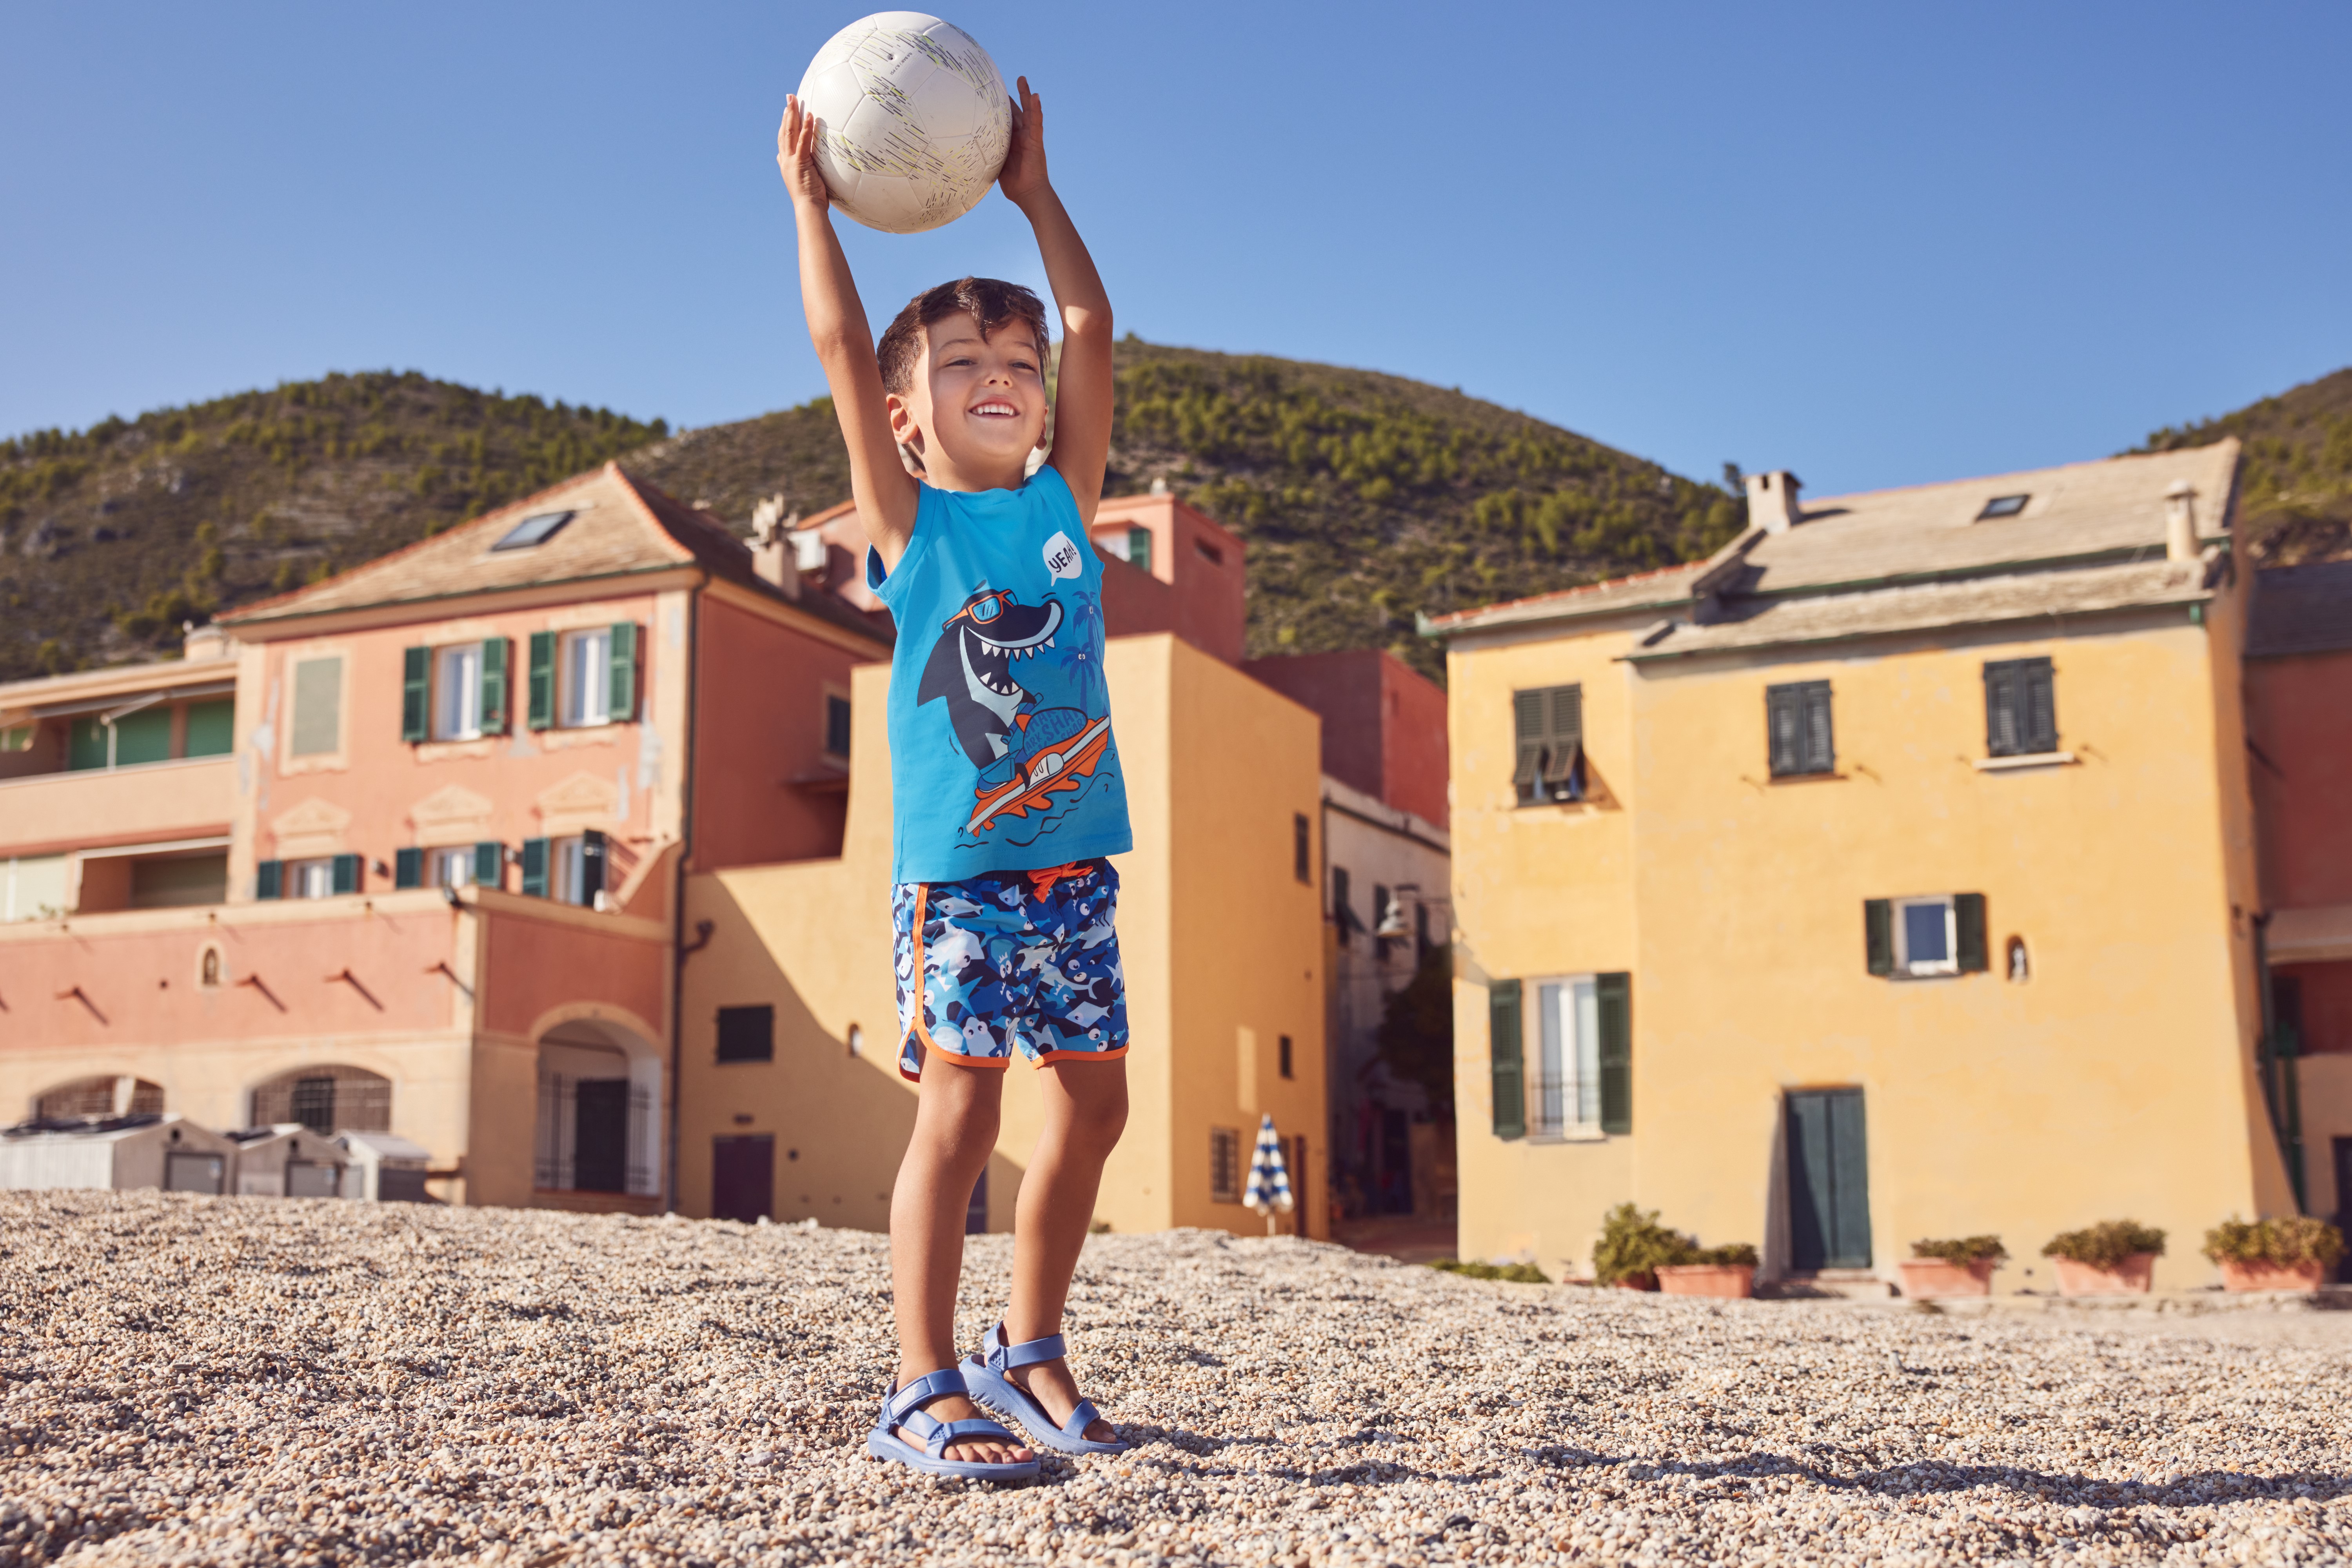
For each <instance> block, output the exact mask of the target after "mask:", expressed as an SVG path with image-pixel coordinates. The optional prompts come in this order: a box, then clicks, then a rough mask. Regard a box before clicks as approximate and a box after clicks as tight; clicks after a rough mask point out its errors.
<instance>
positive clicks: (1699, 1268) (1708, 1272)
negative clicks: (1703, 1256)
mask: <svg viewBox="0 0 2352 1568" xmlns="http://www.w3.org/2000/svg"><path fill="white" fill-rule="evenodd" d="M1658 1289H1660V1290H1662V1291H1664V1292H1665V1293H1666V1294H1667V1295H1669V1296H1717V1297H1722V1298H1725V1299H1727V1300H1733V1301H1744V1300H1745V1299H1747V1298H1748V1297H1749V1296H1752V1295H1754V1294H1755V1293H1756V1265H1755V1264H1753V1263H1664V1264H1661V1265H1659V1267H1658Z"/></svg>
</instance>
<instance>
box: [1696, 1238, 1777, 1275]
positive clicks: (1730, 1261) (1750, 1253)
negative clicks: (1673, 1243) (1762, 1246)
mask: <svg viewBox="0 0 2352 1568" xmlns="http://www.w3.org/2000/svg"><path fill="white" fill-rule="evenodd" d="M1691 1261H1692V1262H1694V1263H1713V1264H1716V1265H1717V1266H1718V1267H1722V1266H1738V1265H1739V1264H1743V1263H1744V1264H1746V1265H1747V1266H1748V1268H1750V1269H1753V1268H1755V1267H1756V1266H1757V1265H1758V1264H1759V1263H1760V1262H1762V1261H1763V1259H1762V1257H1761V1256H1760V1255H1759V1254H1758V1252H1757V1250H1756V1247H1755V1244H1754V1243H1753V1242H1748V1241H1734V1242H1731V1243H1729V1244H1727V1245H1726V1246H1722V1247H1702V1248H1700V1249H1698V1252H1697V1255H1696V1256H1695V1257H1694V1258H1692V1259H1691Z"/></svg>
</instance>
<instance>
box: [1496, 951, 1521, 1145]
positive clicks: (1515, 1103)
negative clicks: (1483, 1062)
mask: <svg viewBox="0 0 2352 1568" xmlns="http://www.w3.org/2000/svg"><path fill="white" fill-rule="evenodd" d="M1486 1054H1487V1057H1488V1059H1489V1060H1490V1061H1492V1062H1493V1064H1494V1075H1495V1136H1496V1137H1498V1138H1520V1137H1525V1136H1526V1135H1527V1131H1528V1102H1527V1093H1526V1078H1527V1071H1526V1068H1525V1066H1524V1065H1523V1058H1522V1037H1521V1034H1520V1030H1519V982H1518V981H1517V980H1489V981H1487V982H1486Z"/></svg>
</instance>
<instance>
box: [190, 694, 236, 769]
mask: <svg viewBox="0 0 2352 1568" xmlns="http://www.w3.org/2000/svg"><path fill="white" fill-rule="evenodd" d="M235 740H236V698H235V697H221V698H219V699H217V700H215V701H213V702H202V703H190V704H189V705H188V729H187V744H186V746H185V747H184V754H185V755H187V756H189V757H226V756H227V755H228V754H229V752H230V750H231V749H232V748H233V743H234V742H235Z"/></svg>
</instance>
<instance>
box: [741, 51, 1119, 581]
mask: <svg viewBox="0 0 2352 1568" xmlns="http://www.w3.org/2000/svg"><path fill="white" fill-rule="evenodd" d="M776 165H777V167H778V168H780V169H782V171H783V174H784V185H785V188H786V189H787V190H789V191H791V192H792V196H793V226H794V229H795V231H796V233H797V234H798V236H799V239H800V253H801V308H802V310H803V311H804V312H805V313H806V314H807V316H808V329H809V340H810V342H812V343H814V345H815V347H816V357H817V361H818V362H819V363H821V364H822V365H824V381H825V386H826V388H827V389H828V390H829V391H830V392H832V393H833V412H834V415H835V418H837V419H839V420H840V421H841V436H842V440H843V441H844V442H845V444H847V445H848V447H849V492H850V495H851V496H852V497H853V498H855V499H856V503H857V520H858V523H859V525H860V526H861V527H863V528H865V530H866V538H868V539H870V540H871V541H873V545H874V548H875V549H876V550H877V552H878V553H879V554H880V555H881V557H882V567H883V570H886V571H887V570H890V569H891V568H893V567H895V566H897V565H898V558H899V556H900V555H902V554H904V553H905V552H906V549H907V542H908V539H910V538H912V537H913V536H914V532H915V504H916V500H917V497H918V494H919V491H918V489H917V486H916V482H915V478H914V476H912V475H911V474H908V472H907V469H906V465H905V464H903V463H902V462H900V461H899V458H898V440H897V438H896V437H895V436H893V435H892V434H891V433H890V409H889V402H888V399H887V397H886V396H885V395H884V393H883V391H882V368H881V366H880V364H879V363H877V361H876V360H875V358H874V335H873V331H872V329H870V328H869V327H867V325H866V307H865V306H864V305H863V304H862V303H860V302H859V300H858V298H857V282H856V279H855V278H853V277H851V276H850V274H849V258H848V257H847V256H844V255H843V254H842V252H841V238H840V236H839V235H835V233H834V232H833V212H832V202H833V196H832V193H831V192H829V191H827V190H826V189H825V183H824V174H823V173H822V172H820V171H819V170H818V168H817V166H816V120H815V117H814V116H813V115H810V114H808V113H807V112H805V111H804V110H803V109H802V107H801V103H800V100H799V99H796V98H788V99H785V100H784V123H783V125H782V128H781V129H779V130H778V131H777V132H776ZM1065 221H1066V220H1065ZM1074 237H1075V236H1074ZM1057 292H1058V290H1057ZM1106 362H1108V360H1106ZM1104 449H1105V451H1106V452H1108V424H1106V426H1105V447H1104ZM1095 487H1096V489H1097V491H1099V490H1100V489H1101V487H1102V478H1101V472H1100V465H1097V473H1096V478H1095ZM1091 510H1092V507H1091V506H1089V507H1088V511H1089V513H1091Z"/></svg>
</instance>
